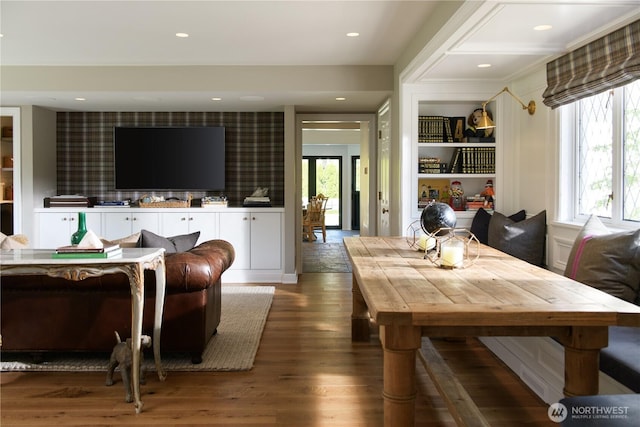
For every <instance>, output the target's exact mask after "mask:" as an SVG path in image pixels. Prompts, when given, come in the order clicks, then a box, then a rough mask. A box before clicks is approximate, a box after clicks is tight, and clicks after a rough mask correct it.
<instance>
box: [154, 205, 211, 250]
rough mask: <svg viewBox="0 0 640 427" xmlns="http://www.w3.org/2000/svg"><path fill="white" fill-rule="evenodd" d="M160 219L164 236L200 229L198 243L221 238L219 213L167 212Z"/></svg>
mask: <svg viewBox="0 0 640 427" xmlns="http://www.w3.org/2000/svg"><path fill="white" fill-rule="evenodd" d="M160 219H161V220H162V226H161V228H162V235H163V236H167V237H168V236H178V235H181V234H189V233H194V232H196V231H199V232H200V237H199V238H198V243H202V242H206V241H207V240H211V239H217V238H219V235H218V215H217V214H215V215H214V214H212V213H207V212H193V211H184V212H165V213H163V214H162V216H161V217H160Z"/></svg>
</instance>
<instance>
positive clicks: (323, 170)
mask: <svg viewBox="0 0 640 427" xmlns="http://www.w3.org/2000/svg"><path fill="white" fill-rule="evenodd" d="M341 189H342V158H341V157H332V156H322V157H320V156H304V157H303V158H302V205H303V206H306V205H307V203H309V199H310V198H311V197H313V196H315V195H317V194H320V193H322V194H324V195H325V196H327V197H329V201H328V202H327V211H326V213H325V224H326V226H327V228H339V229H341V228H342V209H341V204H340V200H341Z"/></svg>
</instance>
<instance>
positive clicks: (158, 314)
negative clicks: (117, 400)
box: [153, 257, 167, 381]
mask: <svg viewBox="0 0 640 427" xmlns="http://www.w3.org/2000/svg"><path fill="white" fill-rule="evenodd" d="M155 271H156V309H155V317H154V319H153V357H154V360H155V364H156V371H157V372H158V378H159V379H160V381H164V380H165V379H166V378H167V373H166V372H165V370H164V368H163V367H162V361H161V359H160V333H161V328H162V312H163V310H164V295H165V288H166V282H167V279H166V276H165V264H164V257H163V258H162V260H161V261H160V262H159V263H158V265H157V267H156V270H155Z"/></svg>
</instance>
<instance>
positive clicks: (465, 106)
mask: <svg viewBox="0 0 640 427" xmlns="http://www.w3.org/2000/svg"><path fill="white" fill-rule="evenodd" d="M481 105H482V101H452V102H443V101H434V102H430V101H420V102H419V103H418V123H417V126H416V135H415V139H414V141H415V150H414V153H415V157H414V163H415V166H414V167H415V176H416V181H415V189H416V193H415V194H416V199H415V200H416V202H415V208H416V210H417V211H420V210H422V209H423V208H424V206H426V204H427V203H428V202H429V201H430V200H434V199H435V200H438V201H442V202H445V203H450V204H453V201H452V200H451V197H452V191H451V188H452V185H453V186H454V187H456V188H457V187H461V188H462V189H463V191H464V195H463V198H464V202H465V203H464V208H461V207H460V204H459V203H456V204H455V205H456V207H455V209H456V210H460V209H464V210H465V211H468V212H469V214H468V215H469V216H472V215H473V214H474V211H476V210H477V209H478V207H480V206H486V207H487V208H491V207H493V206H492V202H493V200H487V203H486V204H484V203H480V202H482V201H483V197H482V196H480V194H481V193H483V192H485V190H486V188H487V187H488V184H489V183H490V184H491V185H494V184H495V177H496V131H495V129H494V130H492V131H491V132H486V133H485V132H484V131H478V132H474V131H475V130H474V129H471V127H470V126H469V124H468V117H469V115H470V114H471V113H472V112H473V111H474V110H475V109H476V108H480V106H481ZM489 108H490V107H489ZM493 190H494V191H495V189H493ZM454 193H455V191H454ZM467 198H469V201H470V202H471V201H473V203H469V204H468V205H469V207H468V208H467V203H466V201H467ZM458 215H459V216H460V214H458ZM462 216H465V214H462Z"/></svg>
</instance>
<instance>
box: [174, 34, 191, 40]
mask: <svg viewBox="0 0 640 427" xmlns="http://www.w3.org/2000/svg"><path fill="white" fill-rule="evenodd" d="M176 37H179V38H181V39H186V38H187V37H189V34H187V33H176Z"/></svg>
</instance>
